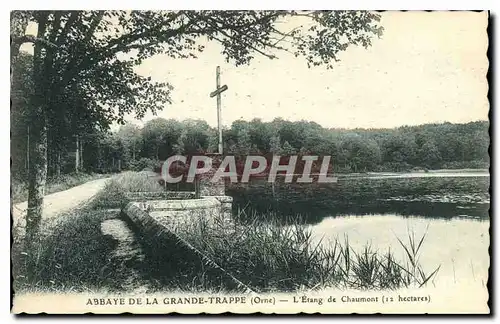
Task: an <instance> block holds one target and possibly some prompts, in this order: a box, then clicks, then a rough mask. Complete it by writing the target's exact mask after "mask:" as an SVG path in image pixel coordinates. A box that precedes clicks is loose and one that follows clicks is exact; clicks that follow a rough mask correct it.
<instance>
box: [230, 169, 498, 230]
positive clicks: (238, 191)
mask: <svg viewBox="0 0 500 324" xmlns="http://www.w3.org/2000/svg"><path fill="white" fill-rule="evenodd" d="M488 189H489V177H484V176H483V175H480V176H477V177H473V176H471V175H468V176H467V177H451V176H449V177H436V176H435V175H432V176H429V177H424V176H419V177H398V178H395V177H392V176H387V177H385V178H382V177H381V176H377V177H376V178H375V177H373V176H370V177H364V178H362V177H358V178H350V177H347V178H339V182H338V183H336V184H329V185H325V184H322V185H318V184H311V185H303V184H301V185H297V184H284V183H281V184H275V185H274V186H272V185H271V184H268V183H265V182H254V183H250V184H246V185H238V186H230V187H229V188H228V194H229V195H231V196H233V199H234V200H233V212H234V214H235V215H236V216H237V217H239V218H240V220H243V221H244V220H245V219H246V218H248V215H253V214H257V215H260V217H264V218H266V217H271V218H274V219H276V218H277V219H280V220H282V221H283V222H286V223H288V222H293V221H294V220H296V217H297V215H298V214H299V215H301V219H302V221H305V222H307V223H309V224H315V223H318V222H320V221H321V220H323V219H324V218H325V217H340V216H345V215H356V216H367V215H374V214H380V215H386V214H397V215H401V216H406V217H410V216H411V217H413V216H416V217H426V218H435V219H452V218H470V219H478V220H487V219H489V213H488V211H489V193H488ZM242 210H244V213H241V211H242Z"/></svg>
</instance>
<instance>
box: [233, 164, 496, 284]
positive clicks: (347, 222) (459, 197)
mask: <svg viewBox="0 0 500 324" xmlns="http://www.w3.org/2000/svg"><path fill="white" fill-rule="evenodd" d="M489 186H490V177H489V174H488V173H487V172H432V173H407V174H394V173H390V174H368V175H361V176H360V175H357V176H338V182H337V183H334V184H311V185H307V186H306V185H303V184H301V185H296V184H285V183H278V184H275V185H274V188H273V186H272V185H271V184H268V183H266V182H263V181H260V182H254V183H250V184H247V185H245V186H244V185H238V186H231V187H230V188H228V193H229V194H230V195H232V196H233V199H234V206H233V208H234V210H233V212H234V214H235V217H237V218H239V219H240V220H241V221H243V222H244V221H245V219H246V218H250V217H249V215H261V217H263V218H264V219H266V218H273V219H278V220H281V221H282V222H283V225H284V226H286V224H287V223H290V222H296V221H297V217H298V216H297V215H300V221H301V222H305V223H306V225H305V226H308V227H309V228H310V229H311V231H312V233H313V236H314V238H315V240H317V242H320V240H321V242H322V243H321V244H330V243H331V242H332V241H333V240H335V239H336V238H339V239H340V240H341V241H343V239H344V235H348V237H349V243H350V244H351V245H352V247H353V248H354V249H356V248H359V249H361V248H362V247H363V246H364V245H366V244H370V245H371V247H372V248H373V249H374V250H379V251H386V250H388V249H389V248H390V249H391V251H393V252H394V253H396V255H398V254H399V257H401V258H402V257H403V256H404V255H403V253H404V250H403V249H402V248H401V246H400V244H399V242H398V240H397V238H400V239H401V240H402V241H403V242H405V243H407V242H408V234H409V233H415V236H416V237H417V238H420V237H421V236H422V235H424V234H425V235H426V238H425V241H424V244H423V247H422V250H421V256H420V262H421V264H422V266H423V267H424V269H426V271H428V272H432V271H433V269H435V268H436V267H438V266H441V268H440V270H439V272H438V275H437V277H436V278H435V282H434V283H433V284H435V285H439V286H446V287H451V286H454V287H456V286H457V284H458V285H459V286H458V287H460V285H461V286H463V285H468V286H470V285H477V286H478V287H482V288H484V287H485V286H486V283H487V280H488V268H489V265H490V262H489V260H490V258H489V253H488V247H489V242H490V239H489V226H490V222H489V207H490V195H489ZM242 210H243V211H244V212H242Z"/></svg>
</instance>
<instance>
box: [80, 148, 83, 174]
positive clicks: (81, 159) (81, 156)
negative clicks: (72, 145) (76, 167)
mask: <svg viewBox="0 0 500 324" xmlns="http://www.w3.org/2000/svg"><path fill="white" fill-rule="evenodd" d="M79 160H80V171H82V170H83V142H82V141H80V158H79Z"/></svg>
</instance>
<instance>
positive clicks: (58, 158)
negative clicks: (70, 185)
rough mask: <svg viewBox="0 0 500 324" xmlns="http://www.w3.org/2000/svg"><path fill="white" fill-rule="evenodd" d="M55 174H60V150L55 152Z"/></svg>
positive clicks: (58, 175)
mask: <svg viewBox="0 0 500 324" xmlns="http://www.w3.org/2000/svg"><path fill="white" fill-rule="evenodd" d="M56 175H57V177H60V176H61V151H58V152H57V162H56Z"/></svg>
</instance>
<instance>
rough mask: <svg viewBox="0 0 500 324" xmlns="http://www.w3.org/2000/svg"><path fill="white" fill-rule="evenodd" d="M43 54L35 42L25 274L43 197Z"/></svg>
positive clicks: (32, 262) (42, 22) (41, 23)
mask: <svg viewBox="0 0 500 324" xmlns="http://www.w3.org/2000/svg"><path fill="white" fill-rule="evenodd" d="M46 22H47V14H45V13H41V14H40V16H39V20H38V33H37V37H43V35H44V33H45V27H46ZM42 64H43V56H42V49H41V46H39V45H37V44H35V46H34V51H33V81H34V94H33V96H32V97H31V100H30V110H31V111H30V113H29V118H28V124H29V125H30V135H31V138H30V148H29V150H30V159H31V160H30V167H29V175H28V213H27V215H26V237H25V248H26V252H27V253H28V255H29V258H28V265H27V266H28V269H27V270H28V275H31V274H32V273H33V270H34V267H35V266H36V259H35V257H34V256H35V254H36V251H37V250H38V249H37V248H38V244H39V232H40V223H41V221H42V211H43V196H44V195H45V183H46V181H47V102H50V101H49V100H48V99H49V98H47V93H46V91H45V85H46V83H45V80H44V77H43V75H42Z"/></svg>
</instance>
